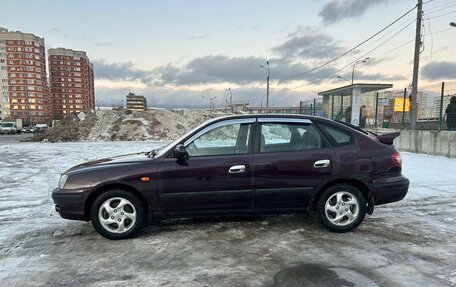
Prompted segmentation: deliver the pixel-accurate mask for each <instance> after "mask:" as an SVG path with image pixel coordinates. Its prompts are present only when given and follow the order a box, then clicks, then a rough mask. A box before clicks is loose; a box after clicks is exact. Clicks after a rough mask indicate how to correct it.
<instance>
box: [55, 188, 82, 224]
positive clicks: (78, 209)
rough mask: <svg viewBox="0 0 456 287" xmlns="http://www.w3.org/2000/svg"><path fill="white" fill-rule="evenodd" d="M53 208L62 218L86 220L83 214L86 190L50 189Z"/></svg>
mask: <svg viewBox="0 0 456 287" xmlns="http://www.w3.org/2000/svg"><path fill="white" fill-rule="evenodd" d="M52 200H53V201H54V204H55V210H56V211H57V212H58V213H59V214H60V216H61V217H62V218H65V219H74V220H87V217H86V215H85V201H86V190H84V189H77V190H66V189H59V188H56V189H54V190H53V191H52Z"/></svg>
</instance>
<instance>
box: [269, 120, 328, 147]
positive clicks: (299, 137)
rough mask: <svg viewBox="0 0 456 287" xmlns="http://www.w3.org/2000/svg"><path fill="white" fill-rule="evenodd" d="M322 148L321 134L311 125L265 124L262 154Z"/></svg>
mask: <svg viewBox="0 0 456 287" xmlns="http://www.w3.org/2000/svg"><path fill="white" fill-rule="evenodd" d="M319 148H322V138H321V135H320V133H319V132H318V131H317V130H316V129H315V128H314V126H312V125H311V124H284V123H263V124H262V125H261V141H260V152H283V151H296V150H310V149H319Z"/></svg>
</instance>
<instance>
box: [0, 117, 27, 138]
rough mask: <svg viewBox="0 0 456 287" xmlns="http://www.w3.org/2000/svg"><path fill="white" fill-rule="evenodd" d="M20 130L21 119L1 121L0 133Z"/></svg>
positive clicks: (15, 132) (11, 132) (16, 132)
mask: <svg viewBox="0 0 456 287" xmlns="http://www.w3.org/2000/svg"><path fill="white" fill-rule="evenodd" d="M21 130H22V119H16V120H8V121H3V122H2V124H1V125H0V134H2V135H3V134H10V135H12V134H20V133H21Z"/></svg>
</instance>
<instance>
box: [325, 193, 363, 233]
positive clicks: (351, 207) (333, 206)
mask: <svg viewBox="0 0 456 287" xmlns="http://www.w3.org/2000/svg"><path fill="white" fill-rule="evenodd" d="M366 211H367V206H366V199H365V197H364V195H363V194H362V193H361V191H360V190H359V189H358V188H357V187H355V186H352V185H349V184H338V185H334V186H331V187H330V188H328V189H326V190H325V191H323V193H322V194H321V196H320V198H319V200H318V202H317V214H318V217H319V218H320V222H321V223H322V224H323V226H325V227H326V228H327V229H328V230H330V231H333V232H340V233H342V232H348V231H351V230H353V229H355V228H356V227H358V225H360V224H361V222H362V221H363V220H364V217H365V216H366Z"/></svg>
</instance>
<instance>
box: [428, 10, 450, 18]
mask: <svg viewBox="0 0 456 287" xmlns="http://www.w3.org/2000/svg"><path fill="white" fill-rule="evenodd" d="M454 13H456V10H454V11H451V12H448V13H444V14H439V15H436V16H433V17H428V18H425V19H424V20H428V19H435V18H440V17H443V16H446V15H450V14H454Z"/></svg>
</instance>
